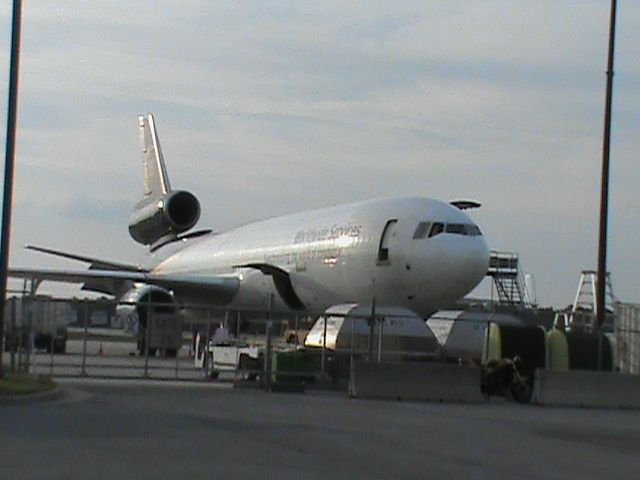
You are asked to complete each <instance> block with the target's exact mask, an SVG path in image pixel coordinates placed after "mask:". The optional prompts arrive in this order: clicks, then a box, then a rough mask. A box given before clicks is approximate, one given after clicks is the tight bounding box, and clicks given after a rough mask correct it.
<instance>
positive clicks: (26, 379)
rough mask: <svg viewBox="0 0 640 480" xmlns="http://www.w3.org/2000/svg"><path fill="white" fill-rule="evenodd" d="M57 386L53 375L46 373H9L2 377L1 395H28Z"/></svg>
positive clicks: (0, 379)
mask: <svg viewBox="0 0 640 480" xmlns="http://www.w3.org/2000/svg"><path fill="white" fill-rule="evenodd" d="M55 386H56V384H55V383H54V381H53V380H52V379H51V377H48V376H46V375H29V374H25V373H7V374H6V375H5V377H4V378H0V395H1V396H10V395H26V394H29V393H38V392H46V391H48V390H53V388H54V387H55Z"/></svg>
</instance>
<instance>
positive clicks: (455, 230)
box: [413, 222, 482, 240]
mask: <svg viewBox="0 0 640 480" xmlns="http://www.w3.org/2000/svg"><path fill="white" fill-rule="evenodd" d="M441 233H451V234H453V235H465V236H470V237H477V236H482V232H481V231H480V229H479V228H478V226H477V225H474V224H467V223H443V222H420V223H419V224H418V226H417V227H416V230H415V232H414V233H413V239H414V240H419V239H424V238H431V237H435V236H436V235H440V234H441Z"/></svg>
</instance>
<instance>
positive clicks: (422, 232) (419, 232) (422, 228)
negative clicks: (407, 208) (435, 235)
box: [413, 222, 431, 239]
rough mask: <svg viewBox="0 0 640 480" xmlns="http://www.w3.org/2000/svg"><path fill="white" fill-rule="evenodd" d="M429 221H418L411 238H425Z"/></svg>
mask: <svg viewBox="0 0 640 480" xmlns="http://www.w3.org/2000/svg"><path fill="white" fill-rule="evenodd" d="M429 225H431V224H430V223H429V222H420V223H419V224H418V226H417V227H416V231H415V232H414V233H413V238H414V239H418V238H427V232H428V231H429Z"/></svg>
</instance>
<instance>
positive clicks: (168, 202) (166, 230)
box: [129, 190, 200, 245]
mask: <svg viewBox="0 0 640 480" xmlns="http://www.w3.org/2000/svg"><path fill="white" fill-rule="evenodd" d="M199 218H200V202H199V201H198V199H197V198H196V197H195V195H193V194H192V193H189V192H187V191H185V190H175V191H171V192H169V193H167V194H166V195H164V196H163V197H161V198H159V199H156V200H153V201H152V202H150V203H148V204H146V205H140V206H139V207H138V208H136V210H135V212H134V213H133V215H131V218H130V219H129V234H130V235H131V237H132V238H133V239H134V240H135V241H136V242H138V243H142V244H143V245H153V244H155V243H157V242H158V241H159V240H161V239H163V238H169V239H173V238H175V237H176V236H177V235H178V234H180V233H182V232H185V231H187V230H189V229H190V228H192V227H193V226H194V225H195V224H196V223H197V222H198V219H199Z"/></svg>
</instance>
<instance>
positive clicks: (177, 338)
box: [149, 313, 182, 350]
mask: <svg viewBox="0 0 640 480" xmlns="http://www.w3.org/2000/svg"><path fill="white" fill-rule="evenodd" d="M181 346H182V318H181V317H180V315H176V314H175V313H153V314H152V315H151V328H150V329H149V348H150V349H151V348H153V349H160V350H179V349H180V347H181Z"/></svg>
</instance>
